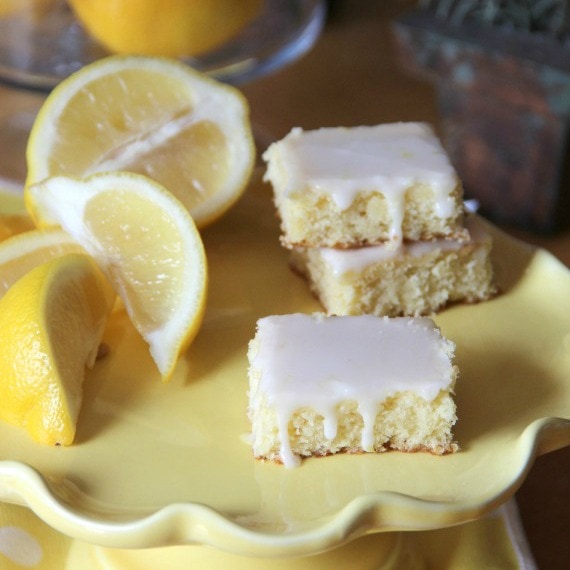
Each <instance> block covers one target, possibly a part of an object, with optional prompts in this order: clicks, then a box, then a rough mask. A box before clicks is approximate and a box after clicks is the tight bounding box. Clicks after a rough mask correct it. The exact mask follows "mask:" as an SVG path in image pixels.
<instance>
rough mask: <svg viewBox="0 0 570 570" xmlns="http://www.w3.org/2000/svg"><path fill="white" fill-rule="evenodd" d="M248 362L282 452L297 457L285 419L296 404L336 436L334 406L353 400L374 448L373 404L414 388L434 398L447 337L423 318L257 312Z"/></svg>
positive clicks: (443, 371)
mask: <svg viewBox="0 0 570 570" xmlns="http://www.w3.org/2000/svg"><path fill="white" fill-rule="evenodd" d="M257 327H258V329H257V330H258V332H257V336H256V338H257V340H258V346H257V351H256V353H255V355H254V356H253V358H252V361H251V363H250V364H251V367H252V369H254V370H256V371H257V372H259V373H260V374H261V379H260V383H259V386H258V388H257V390H258V394H256V395H255V396H257V395H259V393H262V394H264V396H265V398H266V401H267V404H268V405H269V406H271V407H272V408H273V409H274V410H275V412H276V414H277V423H278V431H279V438H280V442H281V458H282V460H283V463H284V464H285V466H288V467H291V466H295V465H296V464H298V458H297V457H295V455H294V454H293V452H292V450H291V446H290V442H289V437H288V424H289V420H290V419H291V416H292V415H293V414H294V412H295V411H296V410H299V409H301V408H303V407H311V408H313V409H315V410H316V411H317V412H318V413H319V414H321V415H322V416H323V418H324V426H325V437H327V438H328V439H334V437H335V435H336V429H337V417H336V408H337V406H338V405H339V404H340V403H341V402H345V401H355V402H356V403H357V405H358V409H359V412H360V413H361V415H362V417H363V423H364V427H363V431H362V435H361V438H362V447H363V449H365V450H372V448H373V443H374V423H375V418H376V412H377V406H378V404H379V403H380V402H382V401H383V400H385V399H386V398H387V397H389V396H390V395H393V394H395V393H397V392H401V391H414V392H416V393H417V394H418V395H420V396H421V397H423V398H424V399H426V400H428V401H431V400H433V399H434V398H435V397H436V396H437V394H438V393H439V391H440V390H441V389H446V388H448V387H449V385H450V383H451V381H452V368H453V367H452V363H451V361H450V354H451V352H452V350H453V344H452V343H451V342H450V341H446V340H445V339H443V338H442V337H441V335H440V333H439V331H438V329H437V328H436V327H435V325H434V323H433V321H432V320H431V319H429V318H404V317H402V318H393V319H388V318H385V317H384V318H383V317H375V316H371V315H364V316H358V317H353V316H342V317H325V316H323V315H312V316H311V315H304V314H292V315H281V316H270V317H265V318H262V319H260V320H259V321H258V323H257Z"/></svg>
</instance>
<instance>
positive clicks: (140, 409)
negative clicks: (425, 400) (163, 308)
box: [0, 188, 570, 556]
mask: <svg viewBox="0 0 570 570" xmlns="http://www.w3.org/2000/svg"><path fill="white" fill-rule="evenodd" d="M493 231H494V233H495V234H496V248H495V264H496V269H497V274H498V276H499V281H500V284H501V285H502V287H503V290H504V293H503V294H502V295H501V296H499V297H498V298H496V299H494V300H493V301H490V302H488V303H484V304H479V305H472V306H456V307H453V308H450V309H448V310H446V311H444V312H443V313H442V314H441V315H439V317H438V318H437V321H438V323H439V325H440V326H441V327H442V330H443V332H444V334H445V335H446V336H448V337H449V338H451V339H453V340H454V341H455V342H456V343H457V347H458V348H457V360H458V365H459V367H460V369H461V378H460V380H459V382H458V384H457V397H456V400H457V404H458V408H459V418H460V419H459V423H458V424H457V429H456V435H457V438H458V440H459V442H460V444H461V446H462V451H461V452H460V453H457V454H455V455H450V456H444V457H433V456H430V455H427V454H402V453H385V454H380V455H361V456H354V455H352V456H350V455H344V456H342V455H340V456H334V457H327V458H319V459H310V460H307V461H305V462H304V463H303V465H302V466H301V467H300V468H298V469H291V470H288V469H284V468H283V467H280V466H277V465H273V464H263V463H259V462H256V461H254V460H253V458H252V455H251V451H250V448H249V447H248V445H247V443H246V434H247V432H248V429H249V426H248V422H247V418H246V404H247V358H246V345H247V342H248V340H249V339H250V338H251V337H252V336H253V334H254V326H255V321H256V320H257V318H259V317H261V316H264V315H268V314H278V313H287V312H293V311H304V312H311V311H315V310H319V307H318V305H317V304H316V302H315V301H314V300H313V299H312V297H311V296H310V294H309V293H308V290H307V287H306V285H305V283H304V282H303V281H302V280H301V279H300V278H298V277H297V276H295V275H294V274H293V273H291V272H290V270H289V269H288V266H287V253H286V252H285V251H284V250H282V249H281V247H280V246H279V244H278V233H277V223H276V220H275V216H274V213H273V208H272V205H271V202H270V197H269V192H268V191H267V189H265V188H257V189H255V190H251V191H250V192H248V193H246V195H245V197H244V198H243V200H242V201H241V202H240V203H239V204H238V205H237V206H236V207H235V208H234V209H233V210H232V211H231V212H230V213H228V214H227V215H226V216H225V217H224V218H223V219H222V220H221V221H220V222H218V223H217V224H215V225H214V226H212V227H211V228H209V229H207V230H206V231H205V232H204V240H205V243H206V248H207V255H208V260H209V264H210V274H211V283H210V291H209V305H208V310H207V314H206V318H205V321H204V324H203V327H202V329H201V331H200V334H199V335H198V337H197V339H196V341H195V342H194V344H193V345H192V347H191V348H190V350H189V351H188V354H187V356H186V357H185V358H184V359H183V360H182V361H181V362H180V365H179V367H178V369H177V373H176V375H175V377H174V379H173V381H172V382H171V383H169V384H162V383H161V382H160V381H159V378H158V375H157V373H156V372H155V370H154V367H153V365H152V362H151V359H150V357H149V356H148V354H147V350H146V347H145V345H144V343H143V342H142V341H141V340H140V339H139V338H138V336H137V334H136V333H135V331H134V330H133V329H132V328H131V326H130V325H129V323H128V321H127V319H126V318H125V317H124V315H122V314H121V313H118V314H116V315H115V316H114V318H113V320H112V321H111V323H110V326H109V327H108V331H107V333H106V342H107V343H108V344H109V346H110V347H111V351H110V354H109V355H108V356H107V357H106V358H105V359H104V360H102V361H100V362H98V363H97V365H96V367H95V369H94V370H93V371H92V373H90V375H89V377H88V380H87V382H86V384H85V391H86V395H85V403H84V406H83V409H82V412H81V415H80V418H79V427H78V436H77V443H76V444H75V445H74V446H73V447H71V448H67V449H64V448H54V449H51V448H44V447H40V446H38V445H36V444H34V443H33V442H31V441H30V440H29V439H28V438H27V436H26V435H25V434H24V433H22V432H20V431H19V430H17V429H14V428H11V427H9V426H5V425H0V499H2V500H4V501H12V502H16V503H21V504H26V505H28V506H29V507H30V508H31V509H32V510H33V511H34V512H35V513H37V514H38V515H39V516H40V517H41V518H42V519H44V520H45V521H46V522H47V523H48V524H49V525H51V526H52V527H54V528H55V529H57V530H59V531H61V532H63V533H65V534H68V535H70V536H72V537H75V538H77V539H79V540H85V541H89V542H93V543H96V544H100V545H102V546H110V547H120V548H130V547H153V546H160V545H166V544H183V543H203V544H210V545H214V546H216V547H219V548H221V549H224V550H229V551H232V552H235V553H240V554H248V555H257V556H278V555H287V556H293V555H301V554H310V553H314V552H317V551H320V550H323V549H326V548H329V547H333V546H338V545H340V544H342V543H344V542H346V541H348V540H350V539H352V538H354V537H357V536H360V535H363V534H365V533H368V532H371V531H389V530H398V529H410V530H423V529H436V528H441V527H446V526H449V525H454V524H457V523H462V522H466V521H469V520H472V519H474V518H478V517H480V516H482V515H484V514H486V513H488V512H490V511H491V510H493V509H494V508H496V507H497V506H498V505H500V504H501V503H503V502H505V501H506V500H507V499H508V498H509V497H510V496H511V495H512V494H513V493H514V491H515V490H516V489H517V488H518V487H519V486H520V484H521V483H522V481H523V479H524V477H525V474H526V472H527V471H528V469H529V468H530V466H531V464H532V462H533V460H534V457H535V456H536V455H537V454H539V453H544V452H547V451H550V450H554V449H556V448H559V447H562V446H564V445H568V444H570V419H569V418H570V272H569V271H568V270H567V269H566V268H565V267H563V266H562V265H561V264H560V263H559V262H558V261H556V259H554V258H553V257H551V256H550V255H548V254H547V253H545V252H543V251H535V250H533V249H531V248H529V247H527V246H525V245H523V244H520V243H518V242H515V241H512V240H511V239H509V238H508V237H506V236H505V235H502V234H500V233H499V232H496V231H495V230H493Z"/></svg>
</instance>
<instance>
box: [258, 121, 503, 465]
mask: <svg viewBox="0 0 570 570" xmlns="http://www.w3.org/2000/svg"><path fill="white" fill-rule="evenodd" d="M264 159H265V160H266V162H267V171H266V180H268V181H270V182H271V184H272V186H273V190H274V200H275V205H276V208H277V212H278V214H279V217H280V219H281V228H282V234H281V242H282V244H283V245H284V246H285V247H287V248H289V249H290V250H291V252H292V253H291V260H292V264H293V266H294V268H296V269H297V270H298V271H300V272H301V273H302V274H303V275H305V276H306V277H307V279H308V281H309V284H310V286H311V289H312V290H313V292H314V293H315V294H316V295H317V296H318V298H319V299H320V300H321V303H322V304H323V306H324V308H325V310H326V313H327V314H316V315H303V314H292V315H273V316H268V317H264V318H262V319H260V320H259V321H258V322H257V329H256V334H255V337H254V338H253V339H252V341H251V342H250V345H249V352H248V358H249V363H250V365H249V386H250V388H249V407H248V415H249V418H250V421H251V425H252V447H253V453H254V455H255V457H257V458H260V459H269V460H273V461H277V462H281V463H284V464H285V465H286V466H295V465H298V464H299V460H300V458H302V457H308V456H312V455H317V456H318V455H328V454H336V453H341V452H352V453H354V452H366V451H369V452H382V451H386V450H389V449H395V450H400V451H427V452H430V453H432V454H445V453H453V452H455V451H457V449H458V446H457V444H456V443H455V441H454V438H453V434H452V427H453V425H454V424H455V422H456V420H457V414H456V406H455V402H454V401H453V396H452V395H453V389H454V386H455V382H456V379H457V375H458V369H457V366H456V365H455V364H454V362H453V359H454V349H455V345H454V343H453V342H452V341H451V340H449V339H446V338H445V337H444V336H443V335H442V334H441V332H440V330H439V329H438V328H437V326H436V325H435V323H434V321H433V320H432V319H430V318H429V317H426V316H422V315H426V314H430V313H433V312H435V311H437V310H438V309H440V308H441V307H443V306H444V305H446V304H447V303H449V302H452V301H459V300H462V301H479V300H484V299H487V298H488V297H490V296H491V295H492V294H493V292H494V287H493V282H492V268H491V262H490V257H489V252H490V250H491V238H490V236H489V235H488V234H487V232H486V231H485V227H484V225H483V224H482V222H481V221H480V220H479V219H478V218H476V217H475V216H466V214H465V208H464V204H463V189H462V186H461V182H460V180H459V178H458V176H457V174H456V172H455V170H454V169H453V167H452V165H451V163H450V161H449V159H448V157H447V155H446V154H445V152H444V150H443V148H442V147H441V145H440V143H439V141H438V139H437V138H436V136H435V134H434V132H433V131H432V130H431V128H429V127H428V126H427V125H425V124H421V123H396V124H387V125H379V126H374V127H357V128H323V129H319V130H316V131H309V132H304V131H302V130H301V129H294V130H293V131H291V133H289V135H287V136H286V137H285V138H284V139H283V140H281V141H279V142H276V143H274V144H273V145H271V146H270V147H269V148H268V149H267V151H266V152H265V154H264Z"/></svg>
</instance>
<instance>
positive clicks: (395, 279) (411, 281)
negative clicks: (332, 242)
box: [291, 216, 496, 317]
mask: <svg viewBox="0 0 570 570" xmlns="http://www.w3.org/2000/svg"><path fill="white" fill-rule="evenodd" d="M465 227H466V229H467V230H468V232H469V236H470V237H469V240H468V241H465V242H463V241H458V240H434V241H419V242H404V243H402V244H401V245H400V246H399V247H397V248H390V247H387V246H385V245H378V246H370V247H362V248H357V249H330V248H294V249H293V250H292V252H291V266H292V268H293V269H294V270H296V271H297V272H298V273H300V274H301V275H303V276H305V277H306V278H307V280H308V283H309V286H310V288H311V290H312V292H313V293H314V294H315V296H316V297H317V298H318V299H319V300H320V302H321V304H322V305H323V307H324V309H325V310H326V312H327V313H328V314H336V315H360V314H373V315H378V316H380V315H386V316H391V317H394V316H420V315H429V314H432V313H435V312H437V311H438V310H440V309H442V308H443V307H445V306H446V305H448V304H450V303H455V302H466V303H475V302H479V301H486V300H488V299H490V298H491V297H493V296H494V295H495V293H496V288H495V285H494V282H493V268H492V264H491V258H490V253H491V248H492V238H491V236H490V234H489V233H488V232H487V231H486V229H485V226H484V222H483V221H482V220H481V219H480V218H478V217H475V216H472V217H469V218H468V219H467V220H466V224H465Z"/></svg>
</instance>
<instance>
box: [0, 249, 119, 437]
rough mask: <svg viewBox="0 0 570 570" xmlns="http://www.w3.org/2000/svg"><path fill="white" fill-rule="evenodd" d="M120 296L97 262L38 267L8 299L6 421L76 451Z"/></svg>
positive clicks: (3, 312)
mask: <svg viewBox="0 0 570 570" xmlns="http://www.w3.org/2000/svg"><path fill="white" fill-rule="evenodd" d="M114 299H115V294H114V292H113V291H112V289H111V286H110V285H109V283H108V281H107V279H106V278H105V277H104V276H103V274H102V273H101V271H100V270H99V269H98V268H97V266H96V264H95V263H94V262H93V260H92V259H91V258H89V257H88V256H87V255H84V254H69V255H65V256H62V257H59V258H57V259H53V260H51V261H48V262H47V263H44V264H42V265H39V266H37V267H36V268H34V269H32V270H31V271H30V272H29V273H27V274H26V275H24V277H22V278H21V279H19V280H18V281H17V282H16V283H15V284H14V285H13V286H12V287H11V288H10V289H9V290H8V292H7V293H6V295H4V297H2V299H0V330H1V331H2V335H0V391H1V393H2V397H1V398H0V419H1V420H3V421H5V422H7V423H10V424H13V425H16V426H18V427H22V428H24V429H26V430H27V431H28V433H29V434H30V435H31V437H32V438H33V439H34V440H36V441H37V442H39V443H43V444H46V445H70V444H71V443H72V442H73V439H74V437H75V430H76V424H77V417H78V414H79V409H80V406H81V399H82V384H83V380H84V378H85V367H86V366H87V367H89V366H92V365H93V363H94V362H95V357H96V355H97V350H98V348H99V344H100V342H101V338H102V335H103V331H104V328H105V323H106V320H107V315H108V314H109V311H110V310H111V308H112V306H113V301H114Z"/></svg>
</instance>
